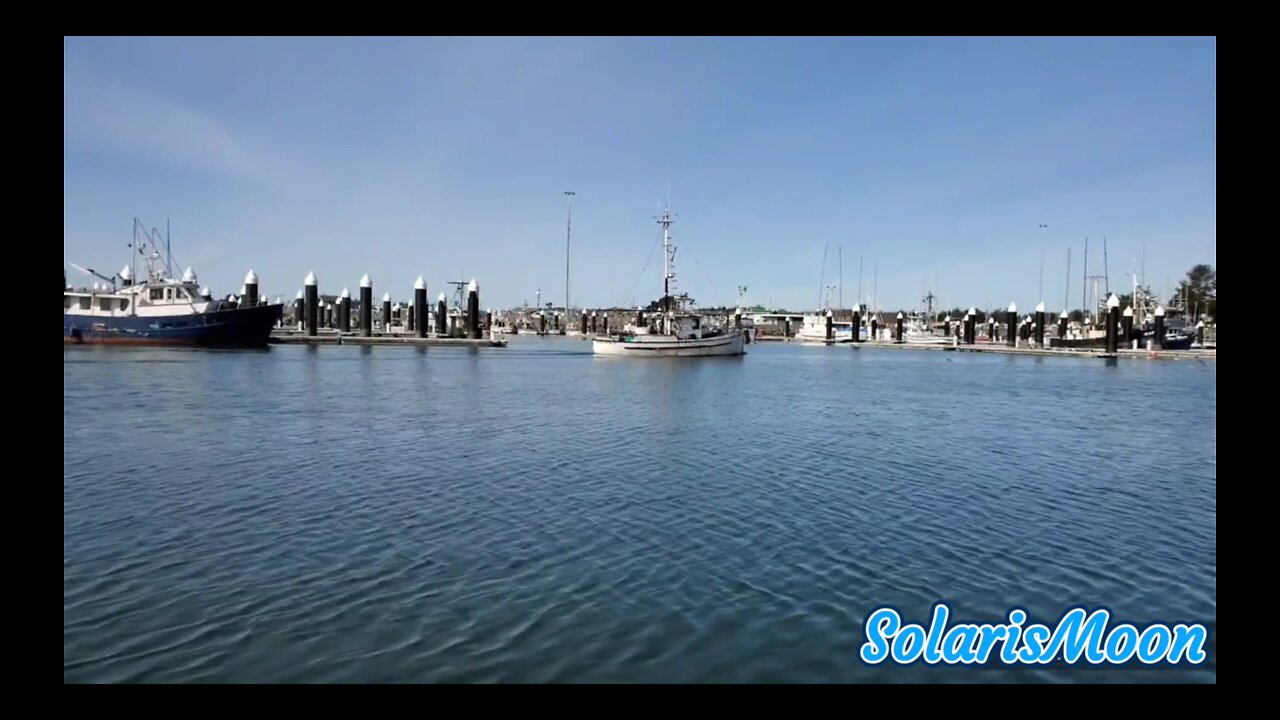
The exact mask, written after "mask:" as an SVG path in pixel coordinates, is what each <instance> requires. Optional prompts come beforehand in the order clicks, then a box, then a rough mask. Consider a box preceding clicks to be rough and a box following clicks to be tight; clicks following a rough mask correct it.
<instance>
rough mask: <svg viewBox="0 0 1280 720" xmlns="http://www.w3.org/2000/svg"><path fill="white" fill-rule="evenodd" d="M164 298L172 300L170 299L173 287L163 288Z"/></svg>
mask: <svg viewBox="0 0 1280 720" xmlns="http://www.w3.org/2000/svg"><path fill="white" fill-rule="evenodd" d="M164 299H165V300H172V299H173V288H165V289H164Z"/></svg>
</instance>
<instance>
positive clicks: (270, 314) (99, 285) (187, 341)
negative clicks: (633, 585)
mask: <svg viewBox="0 0 1280 720" xmlns="http://www.w3.org/2000/svg"><path fill="white" fill-rule="evenodd" d="M147 237H148V238H149V239H150V238H151V236H150V235H148V236H147ZM165 245H166V254H165V256H162V255H161V253H160V249H159V247H158V243H154V244H153V243H149V242H147V241H139V240H138V238H137V221H136V220H135V233H134V242H133V243H131V247H134V248H136V249H137V251H138V255H140V256H141V257H142V258H143V259H144V265H145V269H146V277H145V279H142V280H140V281H137V282H135V275H134V267H133V265H132V264H131V265H126V266H125V267H124V268H123V269H122V270H120V272H118V273H115V274H113V275H111V276H107V275H104V274H102V273H99V272H97V271H95V270H93V269H92V268H83V267H80V266H79V265H75V264H74V263H73V264H72V267H74V268H76V269H77V270H80V271H82V272H84V273H86V274H88V275H91V276H93V277H95V278H98V280H95V281H94V283H93V285H92V286H90V287H86V288H73V287H71V286H70V285H68V284H67V282H66V272H65V270H64V272H63V293H62V341H63V344H77V345H78V344H98V343H100V344H137V345H192V346H207V347H257V346H264V345H266V344H267V341H268V339H269V338H270V336H271V329H272V328H273V327H274V326H275V325H276V323H277V322H279V321H280V320H281V318H282V317H283V312H284V304H283V303H282V302H276V303H270V304H268V303H266V302H265V300H262V301H260V300H258V298H257V285H258V278H257V276H256V275H255V274H254V273H253V271H252V270H250V271H249V276H248V277H246V278H245V285H246V288H249V287H250V286H251V287H252V288H253V290H252V292H249V293H247V294H245V295H242V296H241V297H239V298H236V299H226V300H215V299H213V297H212V296H211V295H210V293H209V291H208V289H207V288H205V289H201V288H200V287H199V284H198V280H197V277H196V274H195V272H194V271H192V270H191V268H187V270H186V272H184V273H183V275H182V277H181V278H174V277H172V276H171V275H170V273H169V261H168V247H167V246H168V243H167V242H166V243H165ZM134 260H135V262H136V260H137V256H135V258H134Z"/></svg>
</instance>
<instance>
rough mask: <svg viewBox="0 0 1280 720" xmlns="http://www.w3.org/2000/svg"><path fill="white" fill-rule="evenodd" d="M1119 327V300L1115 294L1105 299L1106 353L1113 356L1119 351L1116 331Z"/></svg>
mask: <svg viewBox="0 0 1280 720" xmlns="http://www.w3.org/2000/svg"><path fill="white" fill-rule="evenodd" d="M1119 325H1120V298H1118V297H1116V295H1115V293H1112V294H1111V297H1109V298H1107V353H1108V354H1115V352H1116V351H1117V350H1119V349H1120V342H1119V338H1118V330H1119Z"/></svg>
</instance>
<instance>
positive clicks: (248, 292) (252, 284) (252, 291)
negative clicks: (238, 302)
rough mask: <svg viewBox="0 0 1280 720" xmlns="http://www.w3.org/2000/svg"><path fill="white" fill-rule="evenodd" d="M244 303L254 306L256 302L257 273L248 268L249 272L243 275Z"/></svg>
mask: <svg viewBox="0 0 1280 720" xmlns="http://www.w3.org/2000/svg"><path fill="white" fill-rule="evenodd" d="M244 295H245V301H244V304H245V305H248V306H249V307H254V306H256V305H257V304H258V274H257V273H255V272H254V271H253V268H249V274H247V275H245V276H244Z"/></svg>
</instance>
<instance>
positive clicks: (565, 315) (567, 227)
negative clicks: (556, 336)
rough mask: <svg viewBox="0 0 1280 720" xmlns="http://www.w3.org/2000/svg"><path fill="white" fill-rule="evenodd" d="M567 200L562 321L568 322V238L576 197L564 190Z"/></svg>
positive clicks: (573, 193)
mask: <svg viewBox="0 0 1280 720" xmlns="http://www.w3.org/2000/svg"><path fill="white" fill-rule="evenodd" d="M564 194H565V196H566V197H568V198H569V217H568V220H566V221H565V226H564V321H565V322H566V323H568V322H569V238H570V237H571V236H572V235H573V198H574V196H575V195H577V193H576V192H574V191H572V190H565V191H564Z"/></svg>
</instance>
